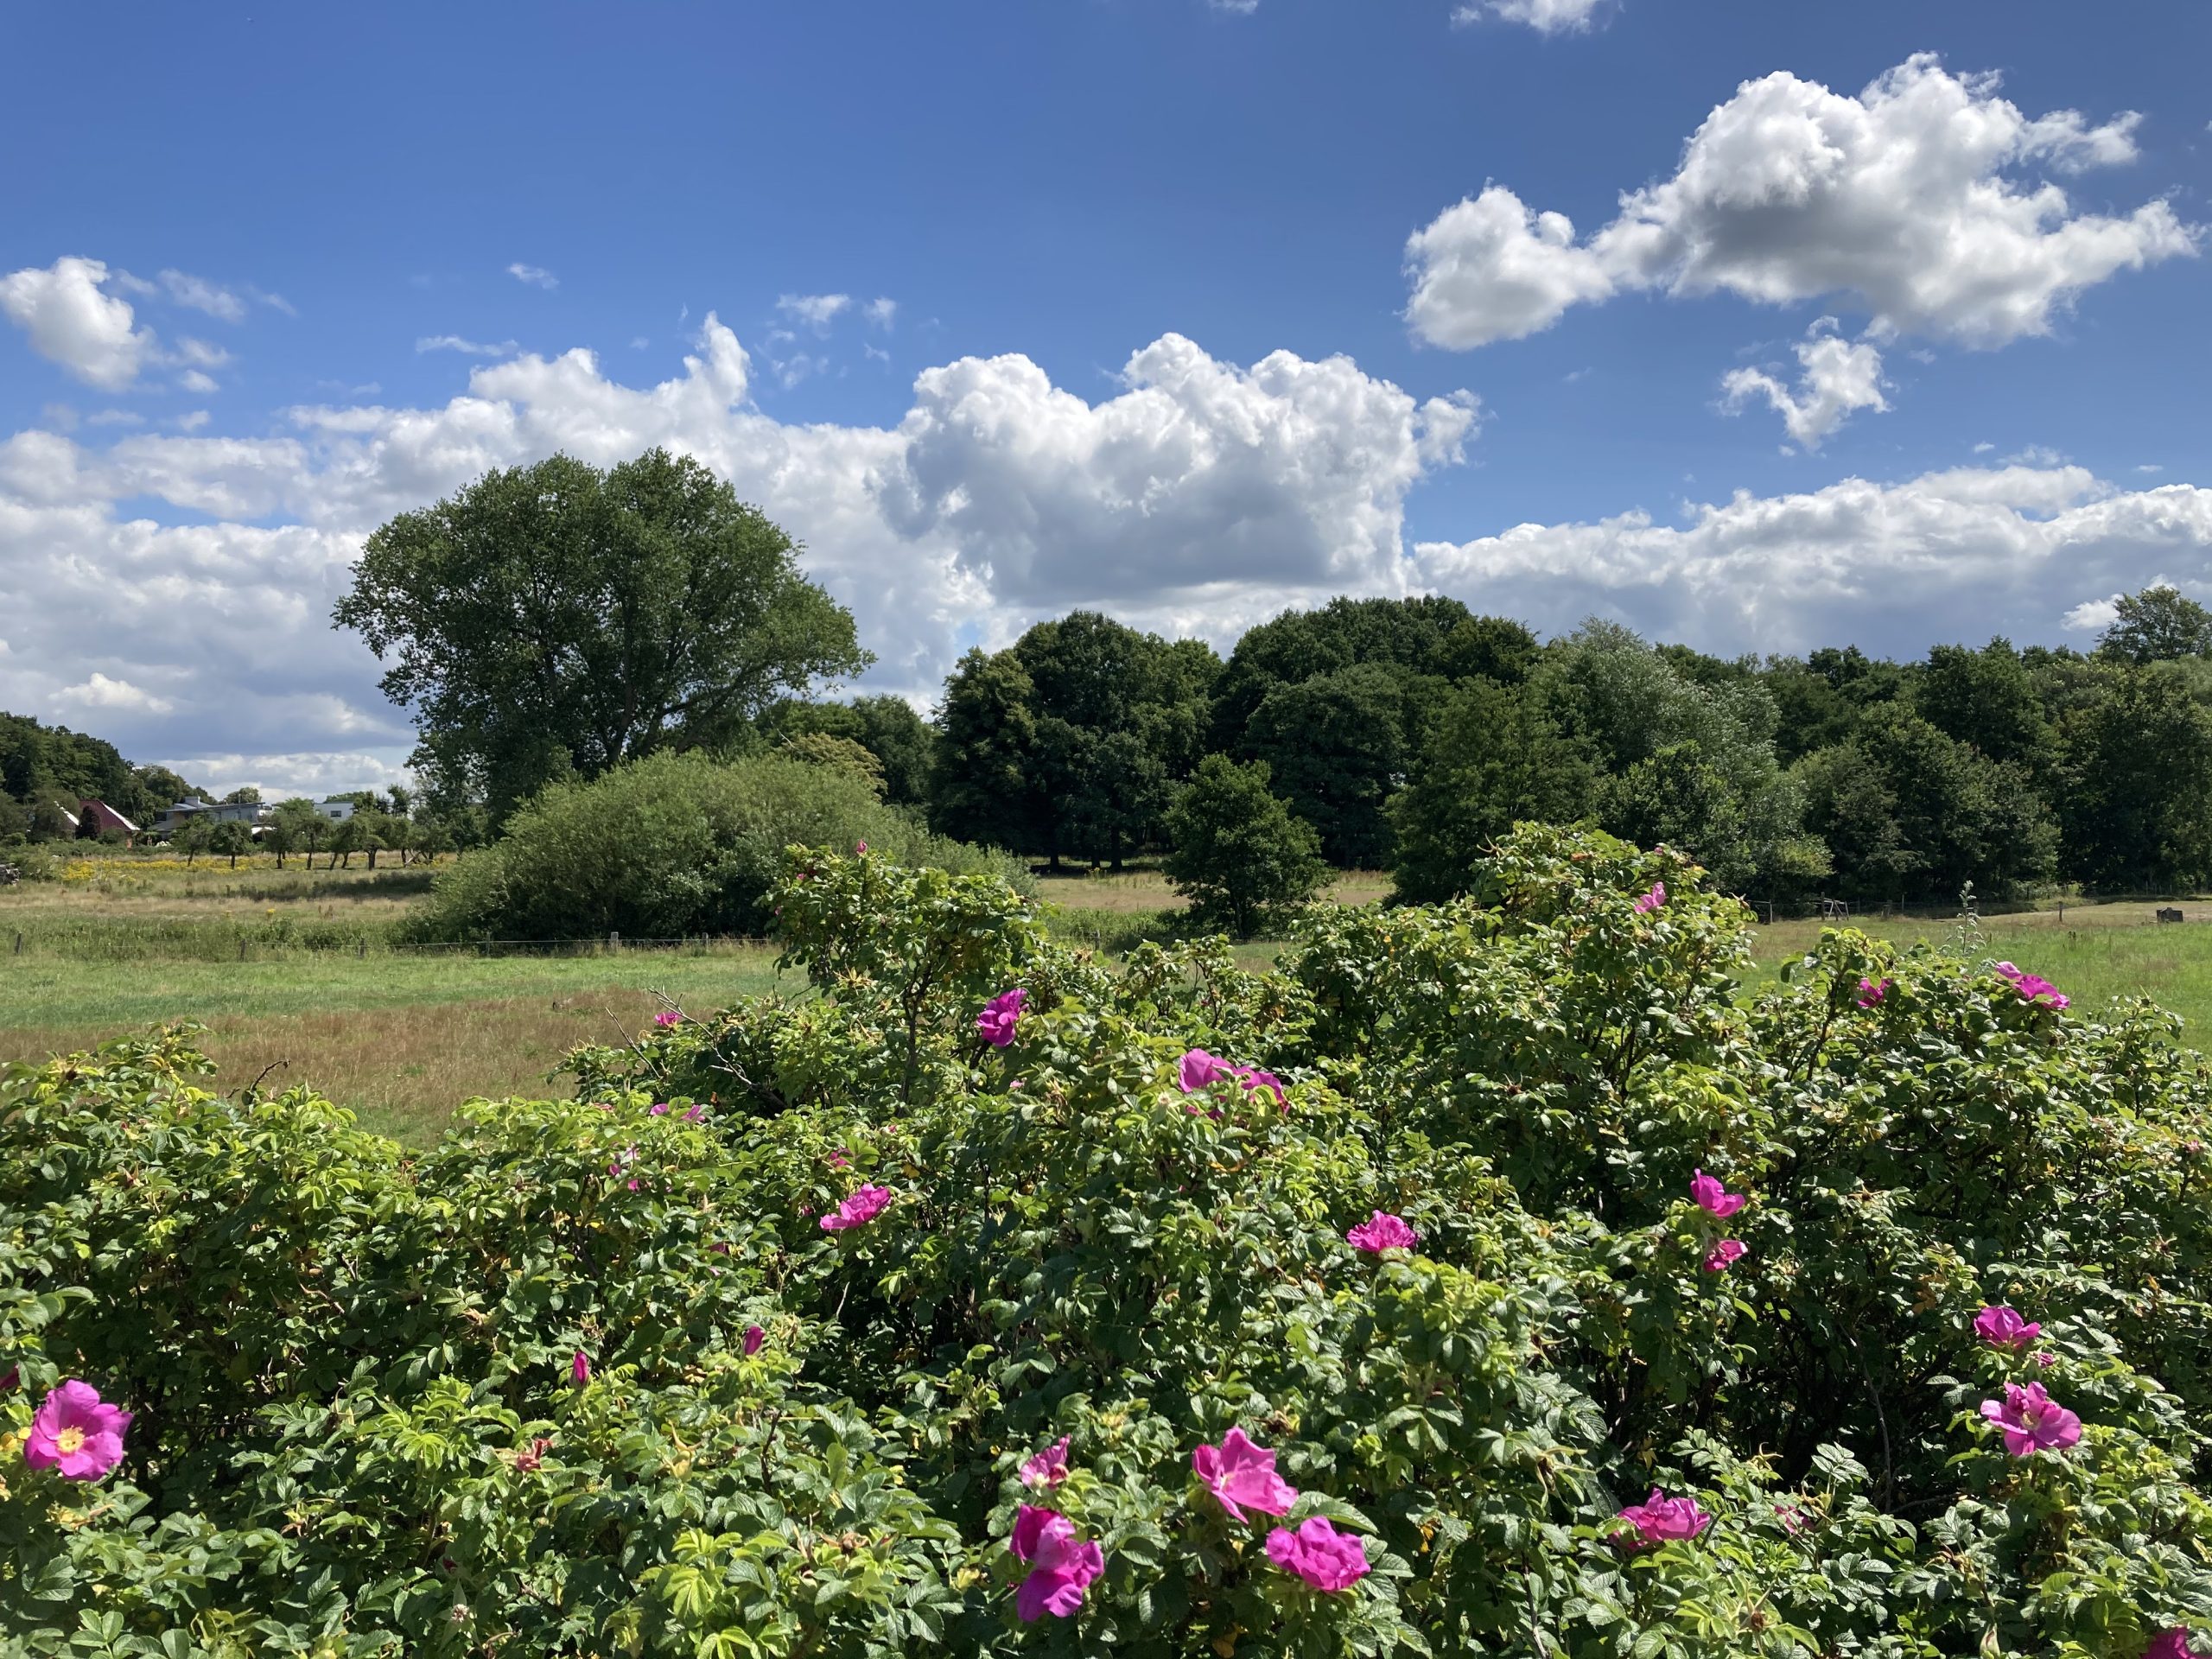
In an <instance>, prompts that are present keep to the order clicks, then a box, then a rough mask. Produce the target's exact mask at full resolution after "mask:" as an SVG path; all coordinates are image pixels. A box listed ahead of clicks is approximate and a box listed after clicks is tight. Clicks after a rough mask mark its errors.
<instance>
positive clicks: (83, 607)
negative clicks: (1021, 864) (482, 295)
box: [0, 315, 1479, 779]
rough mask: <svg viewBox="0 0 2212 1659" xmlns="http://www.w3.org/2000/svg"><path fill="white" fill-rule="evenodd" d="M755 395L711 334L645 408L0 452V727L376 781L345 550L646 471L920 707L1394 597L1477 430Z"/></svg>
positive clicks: (372, 697)
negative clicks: (770, 560) (546, 461)
mask: <svg viewBox="0 0 2212 1659" xmlns="http://www.w3.org/2000/svg"><path fill="white" fill-rule="evenodd" d="M755 381H756V375H755V372H754V365H753V360H752V359H751V358H750V357H749V356H748V354H747V353H746V351H745V350H744V349H743V347H742V346H740V345H739V343H738V341H737V339H736V336H735V335H734V334H733V333H732V332H731V331H730V330H729V329H728V327H725V326H724V325H722V324H721V322H720V321H718V320H716V319H715V318H714V317H713V316H711V315H709V319H708V321H707V323H706V325H705V327H704V328H703V329H702V332H701V333H700V334H699V336H698V342H697V347H696V351H695V352H694V353H692V354H691V355H690V356H689V357H687V358H686V359H684V363H683V369H682V372H680V373H678V374H677V375H676V376H675V377H673V378H670V379H667V380H664V381H662V382H661V383H659V384H658V385H649V386H630V385H622V384H620V382H619V381H617V380H615V379H613V378H611V377H610V376H609V374H608V372H607V368H606V366H605V365H603V364H602V363H601V360H600V359H598V358H596V357H595V356H594V354H593V353H590V352H588V351H582V350H577V351H571V352H568V353H563V354H562V355H560V356H557V357H552V358H543V357H539V356H537V355H535V354H524V355H522V356H519V357H517V358H515V359H512V361H506V362H501V363H497V364H484V365H478V366H476V367H474V369H473V371H472V372H471V373H470V374H469V377H468V382H467V390H466V391H464V392H462V393H461V395H459V396H456V397H454V398H452V399H451V400H449V401H448V402H447V403H445V404H442V405H435V406H430V407H425V408H388V407H384V406H381V405H376V404H360V403H353V402H337V403H333V404H318V405H305V406H302V407H299V408H296V409H292V410H288V411H285V412H284V415H283V423H284V426H285V427H286V428H287V429H288V432H289V435H278V436H257V437H226V436H219V435H212V434H205V433H203V434H200V435H193V436H179V435H174V434H161V435H154V434H140V435H130V436H127V437H124V438H122V439H120V440H119V441H117V442H111V443H109V444H107V445H106V446H105V447H96V446H91V445H87V444H83V443H79V442H75V441H73V439H71V438H70V437H68V436H67V435H63V434H60V433H54V432H46V431H35V432H25V433H19V434H17V435H16V436H14V437H13V438H10V439H9V440H7V441H5V442H0V615H6V614H26V615H37V616H39V617H40V618H41V639H40V643H39V645H38V646H37V649H36V651H35V652H32V651H29V650H26V649H22V648H21V647H22V641H20V640H19V641H17V644H18V645H19V649H18V651H17V652H16V653H15V654H14V655H13V656H12V657H11V658H10V659H9V660H8V662H7V663H6V664H4V666H3V667H0V707H9V708H26V709H37V708H40V707H44V706H48V705H51V704H53V703H54V699H55V697H56V696H57V695H58V693H59V691H60V690H61V689H62V687H63V686H64V685H66V684H71V683H77V682H79V681H82V680H83V678H84V677H85V675H86V673H87V672H88V671H93V670H97V671H99V672H102V673H104V674H105V675H106V676H107V677H109V678H111V679H115V680H124V679H125V678H129V679H130V680H131V681H132V682H133V683H138V684H143V685H147V686H149V687H152V688H154V689H155V690H156V691H157V692H158V693H159V695H161V696H162V697H164V698H165V699H168V700H169V701H171V702H173V704H174V708H173V709H172V710H171V711H170V712H169V713H168V714H167V715H159V716H157V715H154V714H152V713H150V712H149V711H147V710H145V709H137V710H129V709H115V710H113V711H111V715H109V716H108V717H107V718H105V720H104V721H103V722H102V725H101V728H100V729H101V730H102V732H103V734H104V735H108V736H110V737H111V738H112V739H114V740H115V741H118V742H120V743H122V744H123V745H124V748H125V752H126V753H133V754H143V755H154V754H168V755H185V756H195V755H197V756H207V755H224V756H233V755H234V756H245V757H255V756H268V755H278V754H284V755H291V754H302V753H316V754H340V755H344V754H359V755H362V756H365V757H368V758H370V759H372V760H376V761H377V763H378V765H397V764H398V762H399V761H400V760H402V759H403V758H404V754H405V753H406V750H407V748H408V747H410V744H411V734H410V733H409V732H408V730H407V728H406V727H405V725H404V721H402V720H401V718H400V717H399V715H397V711H395V710H393V709H390V708H389V707H388V706H387V705H386V704H385V702H383V700H382V698H381V696H378V693H377V691H376V690H375V680H376V675H377V669H376V667H375V664H373V662H372V659H370V658H369V657H368V655H367V653H366V652H365V650H363V649H362V648H361V647H360V646H359V644H358V642H356V641H355V640H353V639H352V638H351V637H350V636H347V635H344V634H340V633H337V632H334V631H332V630H331V629H330V628H329V627H328V625H327V624H328V615H329V610H330V606H331V604H332V602H333V601H334V599H335V598H336V597H337V595H338V594H339V593H340V592H342V591H343V589H344V587H345V585H346V571H347V567H348V564H349V563H350V561H351V560H352V559H353V556H355V555H356V554H357V553H358V551H359V546H360V543H361V540H362V538H363V537H364V536H365V534H366V533H367V531H370V530H371V529H372V528H374V526H375V525H376V524H378V523H380V522H382V521H383V520H384V519H385V518H389V517H390V516H391V514H392V513H394V512H399V511H402V510H404V509H405V508H410V507H415V506H420V505H424V504H426V503H428V502H430V501H433V500H435V499H438V498H439V497H441V496H443V495H447V494H449V493H452V492H453V491H454V490H455V489H457V488H459V487H460V486H462V485H464V484H466V483H467V482H468V481H469V480H471V479H473V478H475V477H477V476H479V475H480V474H482V473H484V472H485V471H486V470H488V469H489V468H492V467H505V466H512V465H518V464H524V463H527V462H529V461H535V460H538V459H541V458H543V456H546V455H549V454H553V453H555V452H556V451H564V452H566V453H568V454H574V455H577V456H580V457H582V458H583V459H586V460H588V461H593V462H594V464H598V465H601V466H604V465H609V464H612V463H613V462H616V461H624V460H627V459H629V458H631V457H632V456H634V455H636V454H639V452H640V451H642V450H644V449H645V448H648V447H650V446H652V445H654V444H664V445H666V446H668V447H670V448H673V449H676V450H678V451H681V452H683V453H687V454H692V455H695V456H696V457H698V458H699V459H700V460H701V461H703V462H704V463H705V464H707V465H708V466H709V467H713V468H714V469H715V471H717V472H718V473H720V474H722V475H723V476H725V477H727V478H728V479H729V480H731V481H732V482H733V484H734V486H735V487H736V488H737V490H738V492H739V493H740V494H741V496H742V497H743V498H744V499H747V500H749V501H753V502H755V503H757V504H759V505H760V506H761V507H762V509H763V510H764V511H766V512H767V513H768V514H769V515H770V516H771V517H772V518H774V519H775V520H776V521H777V522H778V523H779V524H784V525H785V526H786V527H787V528H789V529H790V530H791V532H792V533H793V534H794V535H795V536H797V537H798V538H800V539H801V540H802V541H803V542H804V543H805V544H806V547H807V549H808V551H807V553H806V555H805V559H806V563H807V567H808V569H809V570H810V573H811V574H812V575H814V576H815V577H816V579H817V580H819V581H821V582H823V583H824V584H825V585H826V586H827V587H828V588H829V590H830V591H831V592H832V593H834V594H836V595H837V596H838V597H839V598H840V599H841V600H842V601H844V602H846V603H847V604H849V605H850V606H851V607H853V609H854V611H855V616H856V618H857V620H858V621H859V624H860V628H861V638H862V639H863V640H864V641H865V642H866V643H867V644H868V645H869V646H870V647H871V648H872V649H874V650H875V651H876V652H878V653H879V654H880V657H881V658H882V659H883V660H882V663H881V664H880V667H879V669H878V670H877V671H876V672H875V674H874V676H873V677H872V679H871V683H873V684H874V685H876V686H878V687H880V689H884V690H894V691H900V692H906V693H909V694H911V695H914V696H918V697H922V698H925V699H926V698H928V697H930V696H933V695H934V694H935V692H936V691H937V690H938V686H939V684H940V683H941V682H942V679H943V677H944V674H945V672H946V671H948V670H949V669H950V666H951V664H952V663H953V662H954V661H955V660H956V659H957V656H958V654H959V652H961V651H962V650H963V649H964V648H965V647H966V646H967V645H969V644H971V643H976V642H979V641H981V642H985V643H999V642H1002V641H1003V640H1006V639H1011V638H1012V637H1013V636H1014V634H1015V633H1017V632H1019V631H1020V628H1022V627H1023V626H1027V623H1028V622H1030V621H1032V620H1036V619H1037V618H1038V617H1039V616H1041V615H1045V614H1049V613H1054V612H1056V611H1058V609H1061V608H1064V607H1065V606H1068V605H1073V604H1090V605H1096V606H1101V607H1105V608H1108V609H1111V610H1113V611H1115V612H1116V613H1120V614H1122V615H1125V616H1128V617H1129V618H1130V619H1131V620H1135V621H1137V622H1139V623H1141V624H1142V625H1144V626H1154V627H1159V628H1162V629H1165V630H1167V631H1170V632H1203V633H1205V634H1206V635H1207V636H1208V637H1211V638H1212V639H1216V640H1217V642H1220V643H1223V644H1226V643H1227V642H1228V641H1229V640H1230V639H1233V638H1234V636H1235V634H1236V632H1238V631H1240V630H1241V629H1242V628H1243V626H1246V625H1248V624H1249V623H1250V622H1252V621H1255V620H1259V619H1261V618H1262V617H1265V616H1267V615H1269V614H1272V613H1274V611H1276V610H1278V609H1280V608H1281V607H1282V606H1284V605H1286V604H1289V603H1293V602H1298V601H1306V602H1312V601H1319V600H1320V599H1322V598H1325V597H1326V596H1327V595H1328V594H1332V593H1334V592H1336V591H1338V589H1340V588H1343V589H1348V590H1351V591H1357V592H1391V593H1396V592H1404V591H1407V582H1408V569H1409V567H1408V562H1407V561H1406V559H1405V558H1404V556H1403V502H1404V498H1405V496H1406V494H1407V493H1408V490H1410V489H1411V488H1412V487H1413V486H1414V484H1416V483H1417V482H1418V481H1419V480H1421V478H1423V477H1424V476H1427V474H1429V473H1430V472H1432V471H1433V469H1435V468H1437V467H1443V466H1448V465H1450V464H1452V462H1454V461H1457V460H1458V459H1459V456H1460V454H1462V452H1463V449H1464V446H1465V443H1466V442H1467V441H1468V440H1469V439H1470V438H1471V436H1472V435H1473V433H1474V430H1475V428H1476V424H1477V421H1478V415H1479V410H1478V406H1477V404H1476V400H1475V399H1474V398H1473V397H1471V396H1470V395H1466V394H1461V395H1459V396H1457V397H1434V398H1430V399H1428V400H1427V401H1426V402H1423V401H1421V400H1419V399H1416V398H1414V397H1412V396H1410V395H1408V393H1406V392H1405V391H1402V390H1400V389H1399V388H1397V387H1395V386H1393V385H1389V383H1388V382H1385V381H1383V380H1380V379H1377V378H1374V377H1372V376H1370V375H1368V374H1366V373H1364V372H1362V371H1361V370H1360V369H1359V368H1358V367H1357V365H1354V364H1353V363H1351V361H1350V359H1343V358H1333V359H1325V360H1322V361H1319V362H1314V361H1308V360H1306V359H1300V358H1299V357H1297V356H1295V355H1294V354H1292V353H1275V354H1274V355H1272V356H1270V357H1268V358H1265V359H1262V360H1261V361H1260V362H1258V363H1255V364H1254V365H1250V366H1249V367H1244V366H1240V365H1235V364H1231V363H1225V362H1223V361H1220V360H1219V359H1215V358H1213V357H1211V356H1210V355H1209V354H1208V353H1205V352H1204V351H1203V350H1201V349H1200V348H1199V347H1198V346H1196V345H1195V344H1193V343H1192V342H1191V341H1190V340H1185V339H1182V338H1181V337H1179V336H1175V335H1167V336H1163V337H1162V338H1161V339H1160V340H1157V341H1155V342H1154V344H1153V345H1151V346H1147V347H1146V348H1144V349H1143V350H1142V351H1140V352H1138V353H1135V355H1134V356H1133V357H1132V358H1131V359H1130V360H1129V363H1128V367H1127V369H1126V371H1125V372H1124V375H1123V387H1122V390H1121V391H1117V392H1116V394H1114V395H1113V396H1110V397H1106V398H1104V399H1103V400H1101V401H1097V402H1091V401H1088V400H1086V399H1084V398H1082V397H1077V396H1076V395H1075V394H1073V393H1071V392H1069V391H1065V390H1063V389H1061V388H1058V387H1056V386H1054V385H1052V384H1051V382H1050V380H1049V379H1048V378H1047V377H1046V375H1045V374H1044V372H1043V371H1041V370H1040V369H1039V368H1038V367H1037V365H1035V364H1033V362H1031V361H1030V360H1029V359H1027V358H1023V357H1020V356H1007V357H999V358H989V359H961V360H959V361H957V362H953V363H949V364H945V365H942V366H940V367H938V368H935V369H931V370H929V371H926V372H925V373H924V374H922V375H921V376H920V377H918V378H917V380H916V382H915V384H914V391H913V397H912V407H911V408H910V409H909V410H908V412H907V413H906V416H905V417H904V419H903V420H901V421H900V422H899V423H897V424H895V425H893V426H890V427H867V426H836V425H829V424H818V425H790V424H785V423H781V422H779V421H777V420H775V419H774V418H772V416H768V415H766V414H765V413H763V412H762V411H761V410H760V409H759V408H758V406H757V405H755V404H753V401H752V392H753V388H754V385H755ZM124 502H129V503H130V504H131V514H132V516H130V517H127V518H126V517H124V516H123V515H122V514H121V512H119V511H118V508H119V505H120V504H122V503H124ZM145 504H151V505H145ZM142 515H143V516H142ZM168 518H182V519H188V520H190V522H161V521H162V520H164V519H168ZM186 772H187V775H188V776H191V777H194V778H195V779H196V778H197V777H198V776H199V774H198V773H197V772H193V771H191V770H190V769H189V768H187V769H186Z"/></svg>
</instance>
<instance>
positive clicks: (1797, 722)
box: [1759, 645, 1907, 766]
mask: <svg viewBox="0 0 2212 1659" xmlns="http://www.w3.org/2000/svg"><path fill="white" fill-rule="evenodd" d="M1759 683H1760V685H1761V686H1762V687H1763V688H1764V690H1765V691H1766V694H1767V696H1769V697H1770V699H1771V700H1772V701H1773V703H1774V707H1775V715H1776V720H1775V734H1774V748H1775V759H1776V760H1778V761H1780V762H1781V763H1782V764H1783V765H1784V766H1788V765H1789V764H1790V763H1791V762H1793V761H1795V760H1797V759H1798V758H1799V757H1801V756H1802V755H1807V754H1810V753H1812V752H1813V751H1814V750H1815V749H1824V748H1827V747H1829V746H1830V745H1832V744H1836V743H1840V742H1842V741H1845V740H1846V739H1847V738H1848V737H1849V736H1850V735H1851V734H1853V732H1855V731H1856V730H1858V728H1859V715H1861V714H1862V713H1863V712H1864V711H1865V710H1866V709H1870V708H1872V707H1873V706H1874V705H1875V704H1877V703H1882V702H1891V701H1892V700H1893V699H1895V698H1897V697H1900V696H1904V695H1905V690H1906V683H1907V682H1906V675H1905V672H1904V670H1903V669H1901V668H1899V667H1898V666H1897V664H1895V663H1892V662H1888V661H1885V660H1880V659H1877V658H1870V657H1868V656H1867V655H1866V652H1862V651H1860V650H1859V647H1858V646H1856V645H1849V646H1846V647H1844V648H1843V649H1842V650H1840V651H1839V650H1835V649H1833V648H1831V649H1826V650H1821V651H1816V652H1813V653H1812V654H1811V655H1810V656H1808V657H1803V658H1798V657H1771V658H1768V659H1767V664H1766V667H1765V668H1764V670H1763V671H1761V672H1760V675H1759Z"/></svg>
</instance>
